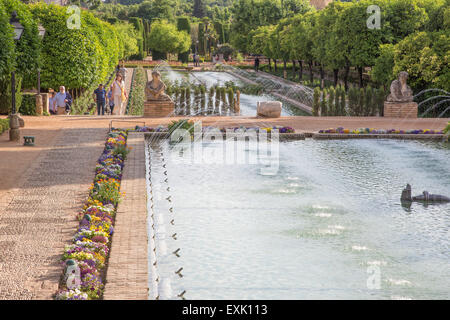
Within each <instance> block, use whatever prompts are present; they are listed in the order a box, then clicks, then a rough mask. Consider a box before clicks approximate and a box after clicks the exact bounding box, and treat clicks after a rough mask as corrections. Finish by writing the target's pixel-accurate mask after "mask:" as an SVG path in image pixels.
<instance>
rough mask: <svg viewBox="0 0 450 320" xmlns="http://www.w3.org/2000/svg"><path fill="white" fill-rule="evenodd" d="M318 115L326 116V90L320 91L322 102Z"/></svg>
mask: <svg viewBox="0 0 450 320" xmlns="http://www.w3.org/2000/svg"><path fill="white" fill-rule="evenodd" d="M320 115H321V116H327V115H328V110H327V89H323V91H322V101H321V102H320Z"/></svg>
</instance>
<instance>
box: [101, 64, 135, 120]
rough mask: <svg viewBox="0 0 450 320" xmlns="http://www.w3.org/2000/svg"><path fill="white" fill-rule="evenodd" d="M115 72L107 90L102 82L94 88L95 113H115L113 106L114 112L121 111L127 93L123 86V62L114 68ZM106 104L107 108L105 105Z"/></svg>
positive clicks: (124, 72)
mask: <svg viewBox="0 0 450 320" xmlns="http://www.w3.org/2000/svg"><path fill="white" fill-rule="evenodd" d="M116 71H117V74H116V78H115V79H114V81H113V83H112V84H111V85H110V87H109V89H108V91H106V90H105V87H104V86H103V84H102V83H100V84H99V85H98V88H97V89H95V90H94V94H93V97H94V101H95V103H96V104H97V115H99V116H100V115H102V116H103V115H105V112H106V113H109V114H111V115H112V114H115V113H114V108H116V107H117V108H116V110H118V111H117V112H116V114H117V113H118V114H120V113H121V112H122V104H123V102H124V101H125V100H127V98H128V93H127V91H126V88H125V78H126V76H127V69H126V68H125V67H124V62H123V61H121V63H120V64H119V65H118V66H117V68H116ZM106 105H108V107H109V110H107V109H106V108H105V107H106Z"/></svg>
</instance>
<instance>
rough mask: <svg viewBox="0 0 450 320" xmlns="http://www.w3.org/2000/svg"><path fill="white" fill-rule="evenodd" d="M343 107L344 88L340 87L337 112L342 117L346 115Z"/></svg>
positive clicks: (344, 98) (344, 99) (344, 101)
mask: <svg viewBox="0 0 450 320" xmlns="http://www.w3.org/2000/svg"><path fill="white" fill-rule="evenodd" d="M345 105H346V92H345V88H342V87H341V96H340V97H339V110H340V111H339V112H340V113H341V115H342V116H346V115H347V110H346V108H345Z"/></svg>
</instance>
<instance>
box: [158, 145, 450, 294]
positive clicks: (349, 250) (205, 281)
mask: <svg viewBox="0 0 450 320" xmlns="http://www.w3.org/2000/svg"><path fill="white" fill-rule="evenodd" d="M155 148H156V146H153V151H152V152H151V154H152V155H153V156H152V164H151V167H152V168H153V169H152V170H153V171H152V180H154V181H155V183H158V181H159V182H161V183H162V181H163V180H164V179H163V178H164V175H163V173H164V171H165V170H167V172H166V174H167V179H168V181H169V182H170V192H169V193H170V196H171V203H170V204H171V206H173V217H174V221H175V225H174V226H170V227H171V228H173V232H176V233H177V240H174V241H171V242H168V244H167V246H168V248H167V250H166V251H167V252H172V251H173V250H175V249H177V248H180V249H181V250H180V257H179V258H174V257H173V255H172V256H170V255H169V256H170V259H165V258H164V257H161V263H162V264H163V265H164V268H165V271H164V272H167V274H171V275H173V271H174V270H175V269H178V268H179V267H183V277H182V278H177V277H175V278H173V281H172V282H171V290H172V292H173V293H174V295H173V298H176V293H178V292H182V291H183V290H186V294H185V297H186V298H187V299H328V298H332V299H333V298H337V299H424V298H434V299H438V298H439V299H448V298H449V297H450V292H449V290H450V289H449V288H450V268H448V266H449V262H450V257H449V254H448V253H449V245H450V239H449V224H450V223H449V222H450V204H447V205H436V206H423V205H421V204H417V203H414V204H413V205H412V207H411V209H410V210H409V211H407V210H405V209H404V208H402V206H401V205H400V194H401V190H402V188H403V187H404V186H405V185H406V183H410V184H411V185H412V187H413V193H414V194H419V193H421V192H422V191H423V190H428V191H430V192H432V193H437V194H444V195H449V194H450V163H449V160H448V159H450V150H449V149H448V148H446V147H444V146H443V145H442V144H434V143H424V142H415V141H394V140H377V141H371V140H343V141H314V140H304V141H295V142H288V143H281V144H280V164H279V170H278V174H276V175H261V174H260V170H259V168H258V166H257V165H246V164H239V165H237V164H236V165H226V164H220V163H212V164H211V163H209V164H205V163H203V164H193V163H190V162H188V161H184V160H183V159H180V158H179V153H178V152H175V151H173V150H172V149H171V148H170V147H169V145H168V144H162V145H161V146H158V148H161V150H158V151H155ZM203 148H204V151H205V150H207V151H209V152H210V151H211V149H215V148H222V145H220V144H219V143H208V144H205V145H203ZM252 149H253V150H254V148H250V150H252ZM160 151H162V153H161V152H160ZM209 152H208V153H206V154H209ZM246 152H251V151H248V150H247V151H246ZM163 162H164V163H165V166H166V168H164V169H163V168H162V163H163ZM158 168H159V169H158ZM163 200H164V198H163V197H160V198H159V199H158V198H157V197H156V198H155V205H156V206H158V205H160V207H161V206H162V205H163ZM161 210H162V209H161ZM164 210H166V211H167V209H164ZM166 211H164V212H163V211H161V212H162V214H163V215H164V214H166V213H165V212H166ZM166 221H169V219H166ZM171 232H172V230H171ZM172 269H174V270H172ZM377 272H378V273H377ZM374 274H375V275H376V274H378V275H379V289H377V288H374V287H373V286H372V285H371V283H372V282H371V281H372V280H373V279H374V278H373V275H374ZM375 283H376V281H375Z"/></svg>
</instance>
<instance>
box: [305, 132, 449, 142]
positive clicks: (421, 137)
mask: <svg viewBox="0 0 450 320" xmlns="http://www.w3.org/2000/svg"><path fill="white" fill-rule="evenodd" d="M312 138H313V139H317V140H325V139H328V140H329V139H399V140H434V141H441V140H443V139H444V135H443V134H355V133H314V134H313V135H312Z"/></svg>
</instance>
